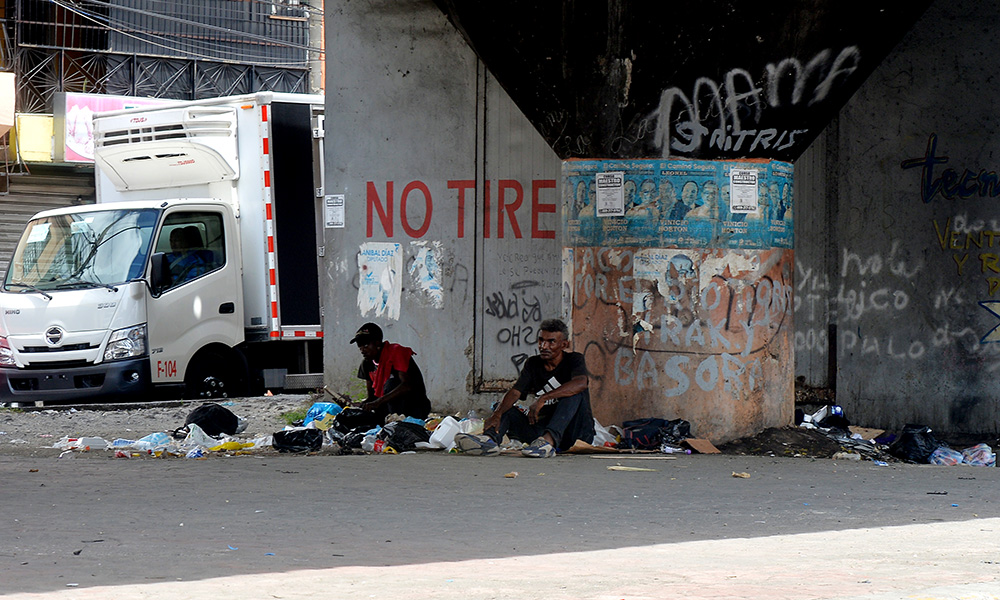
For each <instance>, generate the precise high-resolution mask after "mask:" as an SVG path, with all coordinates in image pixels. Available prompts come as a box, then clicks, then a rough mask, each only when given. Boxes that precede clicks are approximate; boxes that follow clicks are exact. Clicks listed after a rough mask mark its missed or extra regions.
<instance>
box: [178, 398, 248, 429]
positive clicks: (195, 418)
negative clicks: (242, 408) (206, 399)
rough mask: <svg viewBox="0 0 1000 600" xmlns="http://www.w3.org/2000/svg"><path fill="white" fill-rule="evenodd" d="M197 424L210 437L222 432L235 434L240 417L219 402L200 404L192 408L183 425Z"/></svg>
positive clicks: (238, 426) (238, 427)
mask: <svg viewBox="0 0 1000 600" xmlns="http://www.w3.org/2000/svg"><path fill="white" fill-rule="evenodd" d="M192 424H194V425H197V426H198V427H201V428H202V430H203V431H204V432H205V433H207V434H208V435H210V436H212V437H219V436H220V435H222V434H225V435H236V433H237V432H238V431H240V419H239V417H237V416H236V415H234V414H233V412H232V411H231V410H229V409H228V408H226V407H225V406H222V405H221V404H215V403H212V402H210V403H208V404H202V405H201V406H199V407H198V408H196V409H194V410H192V411H191V412H190V413H189V414H188V416H187V419H185V421H184V425H185V426H190V425H192Z"/></svg>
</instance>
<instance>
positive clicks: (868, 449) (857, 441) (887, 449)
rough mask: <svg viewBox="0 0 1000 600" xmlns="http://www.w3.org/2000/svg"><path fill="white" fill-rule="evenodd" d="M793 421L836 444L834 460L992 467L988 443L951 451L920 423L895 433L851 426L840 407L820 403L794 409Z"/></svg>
mask: <svg viewBox="0 0 1000 600" xmlns="http://www.w3.org/2000/svg"><path fill="white" fill-rule="evenodd" d="M795 420H796V425H798V426H799V427H803V428H806V429H814V430H817V431H819V432H821V433H823V434H824V435H826V436H827V437H829V438H830V439H832V440H834V441H835V442H837V443H838V444H840V446H841V450H842V451H841V452H837V453H835V454H834V455H833V458H837V459H847V460H862V459H867V460H872V461H874V462H875V463H876V464H879V465H886V464H888V461H891V460H899V461H903V462H908V463H916V464H933V465H969V466H982V467H993V466H996V454H995V453H994V452H993V449H992V448H991V447H990V446H989V445H988V444H976V445H974V446H972V447H969V448H966V449H964V450H953V449H952V448H951V447H949V445H948V444H946V443H944V442H942V441H940V440H938V439H937V438H936V437H935V436H934V434H933V432H932V431H931V429H930V428H929V427H925V426H923V425H906V426H905V427H903V430H902V432H901V433H900V434H899V435H896V434H892V433H887V432H885V431H882V430H871V429H865V428H857V427H851V424H850V422H849V421H848V419H847V417H845V416H844V410H843V408H841V407H840V406H837V405H826V406H823V407H821V408H819V409H818V410H817V411H815V412H813V413H812V414H805V413H803V412H802V411H801V410H797V411H796V418H795ZM862 431H863V432H864V433H862ZM866 434H867V435H866Z"/></svg>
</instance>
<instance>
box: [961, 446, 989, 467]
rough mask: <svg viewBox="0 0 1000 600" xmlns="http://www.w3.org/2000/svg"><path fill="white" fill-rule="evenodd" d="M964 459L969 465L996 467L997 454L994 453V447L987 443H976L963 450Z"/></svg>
mask: <svg viewBox="0 0 1000 600" xmlns="http://www.w3.org/2000/svg"><path fill="white" fill-rule="evenodd" d="M962 460H963V461H964V462H965V464H967V465H972V466H973V467H995V466H996V464H997V455H996V454H994V453H993V448H990V447H989V446H988V445H986V444H976V445H975V446H972V447H971V448H966V449H965V450H962Z"/></svg>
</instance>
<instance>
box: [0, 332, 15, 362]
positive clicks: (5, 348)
mask: <svg viewBox="0 0 1000 600" xmlns="http://www.w3.org/2000/svg"><path fill="white" fill-rule="evenodd" d="M14 366H17V364H16V363H15V362H14V351H13V350H11V349H10V343H9V342H8V341H7V338H5V337H0V367H14Z"/></svg>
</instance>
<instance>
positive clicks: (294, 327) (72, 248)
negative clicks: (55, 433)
mask: <svg viewBox="0 0 1000 600" xmlns="http://www.w3.org/2000/svg"><path fill="white" fill-rule="evenodd" d="M94 124H95V155H96V167H97V169H96V170H97V181H96V188H97V204H95V205H90V206H72V207H66V208H62V209H55V210H49V211H44V212H42V213H39V214H37V215H35V216H34V217H33V218H32V219H31V221H30V222H29V223H28V225H27V226H26V227H25V230H24V232H23V234H22V236H21V239H20V241H19V243H18V245H17V247H16V249H15V251H14V255H13V258H12V261H11V264H10V268H9V269H8V271H7V275H6V278H5V279H4V281H3V283H2V285H0V307H2V314H0V401H2V402H17V401H31V400H35V401H78V400H84V399H87V398H96V397H106V398H109V399H111V398H126V397H130V398H135V399H142V398H143V397H145V396H147V395H148V394H149V393H150V392H152V391H153V390H158V391H166V392H169V391H170V390H173V391H174V392H180V393H182V394H183V395H184V396H186V397H189V398H206V397H226V396H235V395H243V394H246V393H257V392H261V391H263V386H264V385H265V384H266V385H267V386H268V387H277V388H294V387H295V385H288V384H287V381H288V380H290V379H291V378H293V377H296V376H298V377H299V378H300V379H299V381H309V382H310V383H311V384H312V386H313V387H319V385H322V383H321V382H322V374H321V372H322V321H321V310H320V283H319V271H320V259H319V256H321V254H322V249H321V248H320V247H318V245H317V244H316V240H317V239H318V238H319V237H320V235H321V230H320V229H319V227H320V225H319V223H320V220H319V215H320V212H319V203H320V202H321V200H322V196H321V194H322V176H321V175H322V173H321V169H320V166H319V165H321V163H322V147H321V141H322V127H321V124H322V97H316V96H304V95H287V94H286V95H282V94H255V95H251V96H240V97H231V98H221V99H213V100H208V101H195V102H189V103H179V104H175V105H170V106H167V107H158V108H150V109H139V110H133V111H117V112H115V113H104V114H101V115H98V116H97V117H96V118H95V120H94ZM283 265H285V266H286V267H285V268H284V269H282V266H283ZM310 265H311V266H310ZM282 279H285V280H286V283H285V286H284V287H283V286H282V285H281V283H282ZM317 371H318V372H319V373H318V377H317V376H316V374H317V373H316V372H317Z"/></svg>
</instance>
